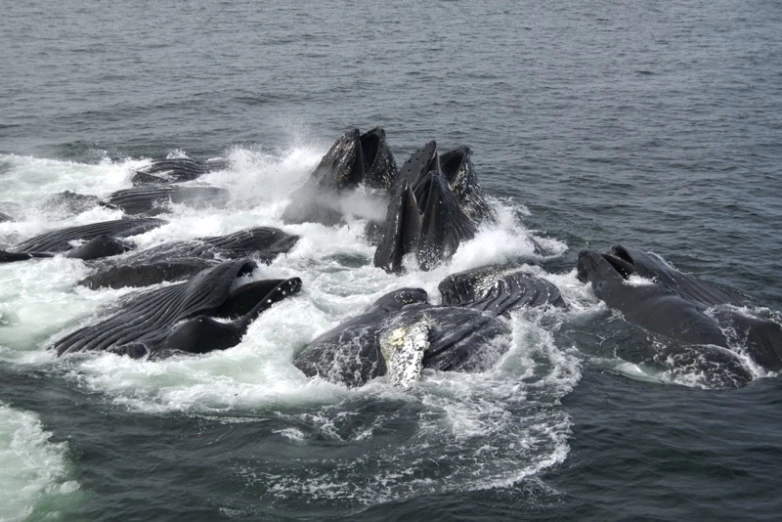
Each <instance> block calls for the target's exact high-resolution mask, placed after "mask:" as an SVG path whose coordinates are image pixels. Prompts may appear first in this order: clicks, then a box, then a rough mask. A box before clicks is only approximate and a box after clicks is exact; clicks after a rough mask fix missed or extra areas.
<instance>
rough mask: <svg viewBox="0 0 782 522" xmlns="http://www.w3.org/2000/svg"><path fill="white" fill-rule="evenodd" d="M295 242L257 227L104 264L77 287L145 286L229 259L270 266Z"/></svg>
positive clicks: (178, 243)
mask: <svg viewBox="0 0 782 522" xmlns="http://www.w3.org/2000/svg"><path fill="white" fill-rule="evenodd" d="M298 240H299V236H295V235H290V234H287V233H285V232H283V231H282V230H279V229H277V228H272V227H256V228H251V229H247V230H240V231H239V232H234V233H233V234H228V235H226V236H215V237H205V238H200V239H194V240H190V241H176V242H172V243H165V244H163V245H160V246H157V247H153V248H150V249H147V250H142V251H140V252H135V253H133V254H130V255H129V256H127V257H125V258H122V259H120V260H118V261H115V262H111V263H109V262H104V263H103V264H101V265H99V266H98V267H97V271H96V273H94V274H92V275H90V276H88V277H87V278H86V279H84V280H83V281H81V282H80V284H83V285H85V286H87V287H89V288H92V289H95V288H101V287H111V288H123V287H127V286H148V285H153V284H157V283H162V282H164V281H177V280H181V279H185V278H187V277H190V276H191V275H193V274H195V273H197V272H200V271H201V270H204V269H205V268H208V267H210V266H214V265H217V264H219V263H220V262H221V261H225V260H229V259H238V258H246V257H252V258H254V259H257V260H260V261H262V262H264V263H271V262H272V260H274V259H275V258H276V257H277V256H278V255H280V254H285V253H287V252H289V251H290V250H291V249H292V248H293V247H294V246H295V245H296V243H297V241H298Z"/></svg>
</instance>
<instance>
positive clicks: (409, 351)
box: [380, 318, 430, 388]
mask: <svg viewBox="0 0 782 522" xmlns="http://www.w3.org/2000/svg"><path fill="white" fill-rule="evenodd" d="M429 328H430V323H429V320H428V319H427V318H423V319H421V320H419V321H416V322H414V323H411V324H407V325H404V326H398V327H395V328H392V329H389V330H386V331H384V332H382V333H381V334H380V353H381V354H382V355H383V359H385V361H386V368H387V371H386V378H387V379H388V383H389V384H390V385H391V386H393V387H395V388H409V387H411V386H412V385H413V384H415V382H417V381H418V379H420V377H421V371H422V370H423V367H424V365H423V360H424V352H426V350H428V349H429V345H430V343H429Z"/></svg>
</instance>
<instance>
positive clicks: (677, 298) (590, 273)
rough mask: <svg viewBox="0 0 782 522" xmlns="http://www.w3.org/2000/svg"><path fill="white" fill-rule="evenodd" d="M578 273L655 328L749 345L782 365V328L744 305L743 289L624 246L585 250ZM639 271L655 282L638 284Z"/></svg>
mask: <svg viewBox="0 0 782 522" xmlns="http://www.w3.org/2000/svg"><path fill="white" fill-rule="evenodd" d="M577 271H578V276H579V278H580V279H581V280H582V281H585V282H589V283H591V285H592V288H593V290H594V292H595V295H597V297H598V298H600V299H602V300H603V301H605V303H606V304H607V305H608V306H609V307H611V308H613V309H615V310H618V311H620V312H622V314H623V315H624V317H625V319H626V320H627V321H628V322H630V323H633V324H636V325H638V326H641V327H643V328H645V329H646V330H649V331H651V332H653V333H656V334H660V335H663V336H665V337H669V338H671V339H675V340H677V341H682V342H684V343H690V344H696V345H697V344H703V345H714V346H719V347H723V348H729V349H734V347H735V346H737V345H738V346H744V347H746V351H747V352H748V354H749V355H750V356H751V357H752V358H753V359H754V360H755V361H756V362H757V363H758V364H760V365H761V366H763V367H764V368H766V369H767V370H772V371H779V370H781V369H782V327H780V325H778V324H777V323H775V322H773V321H769V320H766V319H761V318H757V317H752V316H750V315H749V314H747V313H746V312H743V311H741V310H738V309H737V307H738V306H742V305H745V304H746V301H745V300H744V299H743V298H742V297H741V296H740V295H739V294H737V293H735V292H733V291H731V290H727V289H723V288H720V287H718V286H716V285H713V284H710V283H707V282H704V281H700V280H698V279H696V278H694V277H692V276H689V275H686V274H682V273H680V272H678V271H676V270H674V269H672V268H670V267H669V266H668V265H666V264H665V263H663V262H662V261H661V260H659V259H658V258H656V257H654V256H651V255H648V254H646V253H644V252H640V251H637V250H631V249H627V248H624V247H622V246H615V247H612V248H611V250H610V252H609V253H606V254H600V253H598V252H595V251H592V250H585V251H583V252H581V253H580V254H579V259H578V267H577ZM632 275H638V276H641V277H643V278H645V279H648V280H651V282H646V283H644V282H641V283H634V282H632V281H628V279H629V278H630V276H632Z"/></svg>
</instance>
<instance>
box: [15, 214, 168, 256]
mask: <svg viewBox="0 0 782 522" xmlns="http://www.w3.org/2000/svg"><path fill="white" fill-rule="evenodd" d="M164 223H166V222H165V221H163V220H160V219H153V218H138V219H118V220H115V221H104V222H101V223H91V224H89V225H81V226H76V227H68V228H63V229H60V230H54V231H52V232H47V233H45V234H41V235H39V236H35V237H33V238H30V239H28V240H27V241H24V242H22V243H19V244H18V245H15V246H13V247H11V248H10V249H8V250H7V251H0V262H8V261H21V260H24V259H30V258H34V257H51V255H52V254H57V253H65V252H67V254H66V255H68V256H69V257H74V258H78V259H97V258H99V257H106V256H111V255H116V254H118V253H121V252H124V251H125V250H127V248H128V247H129V245H127V244H126V243H124V242H120V241H117V239H118V238H124V237H128V236H133V235H136V234H142V233H144V232H146V231H148V230H152V229H153V228H157V227H159V226H160V225H163V224H164ZM112 238H113V240H112ZM75 241H85V242H86V244H84V245H81V246H82V248H79V247H74V246H73V242H75ZM69 251H70V252H69ZM81 256H86V257H81Z"/></svg>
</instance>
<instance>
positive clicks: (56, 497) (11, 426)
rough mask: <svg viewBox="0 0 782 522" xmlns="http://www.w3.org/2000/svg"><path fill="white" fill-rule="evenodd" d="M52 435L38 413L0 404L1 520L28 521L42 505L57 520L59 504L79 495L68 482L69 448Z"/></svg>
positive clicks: (75, 485)
mask: <svg viewBox="0 0 782 522" xmlns="http://www.w3.org/2000/svg"><path fill="white" fill-rule="evenodd" d="M50 436H51V434H50V433H48V432H46V431H44V429H43V427H42V426H41V421H40V420H39V419H38V417H37V416H36V415H35V414H33V413H30V412H26V411H20V410H18V409H15V408H11V407H9V406H8V405H6V404H3V403H2V402H0V463H2V465H0V521H3V522H10V521H22V520H26V519H27V517H29V516H30V515H31V514H32V513H33V512H34V510H35V508H36V506H37V505H40V504H43V503H46V506H47V508H46V509H47V511H50V513H49V515H48V516H49V517H50V518H55V517H56V516H57V509H58V508H57V505H58V502H62V501H63V500H65V501H67V500H68V499H67V498H65V499H64V498H63V497H73V496H74V495H78V494H79V492H78V490H79V484H78V483H77V482H75V481H73V480H69V479H68V468H67V460H66V457H65V453H66V446H65V444H64V443H53V442H51V441H50V440H49V438H50Z"/></svg>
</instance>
